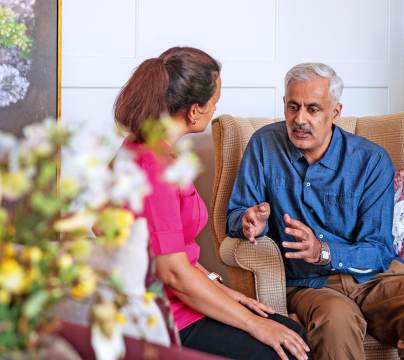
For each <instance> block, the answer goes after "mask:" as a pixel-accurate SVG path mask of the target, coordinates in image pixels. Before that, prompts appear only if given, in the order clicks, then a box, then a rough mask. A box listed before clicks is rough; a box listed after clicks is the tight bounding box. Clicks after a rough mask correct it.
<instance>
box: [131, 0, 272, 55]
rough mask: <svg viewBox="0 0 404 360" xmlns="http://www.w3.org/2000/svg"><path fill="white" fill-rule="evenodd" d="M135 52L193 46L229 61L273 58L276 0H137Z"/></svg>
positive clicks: (155, 52) (148, 53)
mask: <svg viewBox="0 0 404 360" xmlns="http://www.w3.org/2000/svg"><path fill="white" fill-rule="evenodd" d="M137 2H138V10H137V16H138V18H137V21H138V25H137V27H136V30H137V36H136V38H137V42H136V55H137V56H138V57H140V58H148V57H154V56H156V55H157V54H160V53H161V52H162V51H164V50H165V49H167V48H169V47H171V46H176V45H190V46H196V47H199V48H201V49H205V50H206V51H208V52H210V53H212V54H215V56H217V57H218V58H220V59H222V60H225V59H268V60H270V59H273V58H274V48H275V46H274V45H275V42H274V39H275V20H276V13H275V3H276V1H275V0H265V1H263V0H249V1H240V0H239V1H234V0H221V1H216V0H204V1H203V2H199V1H195V0H193V1H186V0H170V1H161V0H137Z"/></svg>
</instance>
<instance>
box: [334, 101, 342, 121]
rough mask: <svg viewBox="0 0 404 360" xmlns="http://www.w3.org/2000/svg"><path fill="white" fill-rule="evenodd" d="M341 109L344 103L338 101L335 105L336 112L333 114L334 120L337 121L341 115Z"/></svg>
mask: <svg viewBox="0 0 404 360" xmlns="http://www.w3.org/2000/svg"><path fill="white" fill-rule="evenodd" d="M341 111H342V104H341V103H337V105H335V108H334V114H333V118H332V121H336V120H338V119H339V118H340V117H341Z"/></svg>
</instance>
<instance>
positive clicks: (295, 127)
mask: <svg viewBox="0 0 404 360" xmlns="http://www.w3.org/2000/svg"><path fill="white" fill-rule="evenodd" d="M296 130H299V131H302V132H304V133H305V134H311V129H310V127H308V126H305V125H298V124H295V125H293V126H292V131H296Z"/></svg>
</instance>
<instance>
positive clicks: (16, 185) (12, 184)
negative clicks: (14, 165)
mask: <svg viewBox="0 0 404 360" xmlns="http://www.w3.org/2000/svg"><path fill="white" fill-rule="evenodd" d="M2 183H3V184H2V187H3V189H2V191H3V196H4V197H5V198H6V199H8V200H17V199H18V198H20V197H21V196H23V195H25V194H26V193H27V192H28V190H29V189H30V188H31V180H30V178H29V177H28V176H27V174H26V173H24V172H23V171H15V172H11V173H5V174H3V178H2Z"/></svg>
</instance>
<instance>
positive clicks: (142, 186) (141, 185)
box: [111, 149, 151, 212]
mask: <svg viewBox="0 0 404 360" xmlns="http://www.w3.org/2000/svg"><path fill="white" fill-rule="evenodd" d="M113 175H114V182H113V185H112V188H111V199H112V200H113V201H115V202H117V203H123V202H124V201H125V200H126V201H128V203H129V206H130V208H131V210H133V211H134V212H140V211H142V210H143V199H144V198H145V197H146V196H147V195H149V194H150V192H151V187H150V185H149V183H148V181H147V177H146V175H145V173H144V172H143V170H142V169H141V168H140V167H139V166H138V165H137V164H136V163H135V162H134V161H133V155H131V154H130V153H128V152H127V151H126V150H124V149H121V151H119V152H118V155H117V156H116V158H115V160H114V170H113Z"/></svg>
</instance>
